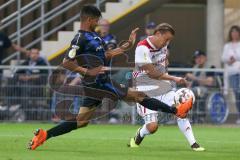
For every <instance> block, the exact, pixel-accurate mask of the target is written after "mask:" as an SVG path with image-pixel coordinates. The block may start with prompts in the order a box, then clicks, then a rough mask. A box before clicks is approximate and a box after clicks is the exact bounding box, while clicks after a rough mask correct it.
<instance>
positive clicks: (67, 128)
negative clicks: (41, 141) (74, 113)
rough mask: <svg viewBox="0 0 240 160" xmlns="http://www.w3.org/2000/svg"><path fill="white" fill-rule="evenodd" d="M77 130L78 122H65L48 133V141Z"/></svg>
mask: <svg viewBox="0 0 240 160" xmlns="http://www.w3.org/2000/svg"><path fill="white" fill-rule="evenodd" d="M75 129H77V121H76V120H75V121H64V122H61V123H60V124H59V125H57V126H55V127H53V128H51V129H49V130H48V131H47V139H49V138H51V137H56V136H60V135H62V134H65V133H68V132H71V131H72V130H75Z"/></svg>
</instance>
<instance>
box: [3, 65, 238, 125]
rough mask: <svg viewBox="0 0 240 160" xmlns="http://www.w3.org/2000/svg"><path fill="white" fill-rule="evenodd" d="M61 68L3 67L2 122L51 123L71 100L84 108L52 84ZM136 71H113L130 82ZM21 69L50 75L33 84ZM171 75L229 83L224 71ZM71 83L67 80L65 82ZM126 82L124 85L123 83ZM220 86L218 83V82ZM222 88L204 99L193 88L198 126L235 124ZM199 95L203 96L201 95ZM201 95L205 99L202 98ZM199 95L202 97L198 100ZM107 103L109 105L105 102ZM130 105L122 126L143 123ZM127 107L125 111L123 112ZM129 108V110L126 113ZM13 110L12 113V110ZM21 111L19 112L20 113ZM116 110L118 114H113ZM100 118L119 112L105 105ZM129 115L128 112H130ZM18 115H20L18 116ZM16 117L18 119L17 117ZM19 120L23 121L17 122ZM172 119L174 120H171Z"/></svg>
mask: <svg viewBox="0 0 240 160" xmlns="http://www.w3.org/2000/svg"><path fill="white" fill-rule="evenodd" d="M57 68H58V66H35V67H33V66H0V70H8V73H7V74H6V72H3V75H2V76H1V77H2V81H1V86H0V90H1V95H0V120H7V121H8V120H14V121H23V120H40V121H42V120H47V121H50V120H51V118H52V116H53V113H52V111H55V109H56V104H57V103H58V101H59V100H60V101H61V100H66V99H71V100H73V102H74V104H73V105H74V107H75V109H74V110H75V111H76V110H77V109H79V108H76V107H79V105H81V98H80V99H79V96H77V95H76V96H66V95H64V94H62V93H59V92H56V91H54V89H51V87H50V85H49V81H48V80H49V78H48V77H49V75H50V73H52V72H53V71H54V70H56V69H57ZM133 69H134V68H129V67H125V68H124V67H120V68H112V70H115V71H117V70H118V71H119V70H127V72H125V73H121V74H119V75H114V76H113V77H112V78H113V79H114V78H115V79H116V80H119V79H122V77H124V78H123V79H126V80H129V79H131V78H132V77H131V76H129V73H130V75H131V70H133ZM21 70H45V71H48V73H44V74H39V75H40V77H42V78H41V79H40V80H38V81H37V83H35V82H33V81H27V80H22V79H20V78H19V75H24V74H25V73H24V72H20V71H21ZM169 72H170V73H171V74H180V75H182V76H184V75H185V74H186V73H189V72H211V73H213V74H211V75H212V76H213V77H214V79H215V80H216V82H217V81H218V80H219V79H220V81H227V80H225V79H224V77H226V74H227V72H226V71H225V70H224V69H221V68H218V69H195V68H169ZM119 76H120V77H119ZM67 77H68V78H69V77H70V78H74V77H75V75H71V76H67ZM64 82H66V83H68V82H67V81H64ZM123 83H124V82H123ZM217 83H218V82H217ZM225 83H227V82H225ZM218 84H219V85H214V86H212V87H206V88H205V89H206V90H205V91H207V92H206V93H207V94H206V95H204V96H202V95H201V94H200V92H199V90H198V88H196V86H195V87H192V88H191V89H192V90H193V91H195V90H196V91H197V92H195V96H196V98H197V100H196V102H195V106H194V107H193V110H192V112H191V114H190V117H189V118H191V120H193V121H194V122H196V123H224V122H225V121H227V123H234V119H235V118H236V117H237V116H236V115H237V113H236V111H234V110H235V107H234V106H235V104H234V103H235V101H239V100H238V99H236V100H234V98H232V96H231V94H230V93H231V91H230V89H229V88H227V90H229V91H230V92H228V94H226V95H225V94H224V90H225V89H226V88H225V89H224V86H223V84H224V83H221V82H220V83H218ZM198 94H199V95H198ZM200 95H201V96H200ZM198 96H199V97H198ZM104 104H105V103H104ZM126 106H128V104H126V103H119V104H118V108H119V109H117V110H118V111H117V112H116V113H121V114H120V115H119V117H121V118H120V119H119V120H120V121H119V122H120V123H139V122H140V121H141V118H140V119H139V117H138V116H137V114H136V112H135V110H133V111H132V109H131V108H130V107H126ZM122 107H125V108H124V109H121V108H122ZM127 108H129V109H128V111H126V110H127ZM11 110H12V111H11ZM16 111H18V112H16ZM112 111H114V112H112ZM97 112H98V116H97V117H95V120H98V121H102V120H103V119H104V118H105V122H106V120H107V119H108V116H109V114H110V113H111V114H112V113H115V110H109V108H107V106H104V105H103V108H102V109H101V110H98V111H97ZM126 112H127V113H126ZM17 113H18V114H17ZM111 114H110V115H111ZM13 115H15V116H13ZM16 115H21V116H22V117H17V116H16ZM16 118H19V119H16ZM169 120H170V119H168V118H167V116H166V115H165V114H162V113H161V117H160V122H161V123H167V122H168V121H169ZM171 120H172V119H171Z"/></svg>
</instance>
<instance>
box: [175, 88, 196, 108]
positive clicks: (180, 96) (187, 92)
mask: <svg viewBox="0 0 240 160" xmlns="http://www.w3.org/2000/svg"><path fill="white" fill-rule="evenodd" d="M191 97H192V98H193V104H194V103H195V95H194V93H193V91H192V90H191V89H188V88H180V89H179V90H177V91H176V93H175V96H174V103H175V104H176V105H178V104H180V103H184V102H185V101H187V100H188V99H189V98H191Z"/></svg>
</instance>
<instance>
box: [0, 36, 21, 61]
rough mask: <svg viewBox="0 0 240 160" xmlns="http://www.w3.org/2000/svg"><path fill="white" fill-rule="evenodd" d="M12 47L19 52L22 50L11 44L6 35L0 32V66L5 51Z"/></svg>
mask: <svg viewBox="0 0 240 160" xmlns="http://www.w3.org/2000/svg"><path fill="white" fill-rule="evenodd" d="M11 47H13V49H14V50H16V51H20V50H21V49H22V48H21V47H20V46H19V45H17V44H14V43H12V42H11V40H10V39H9V38H8V36H7V35H5V34H4V33H2V32H0V64H2V60H3V57H5V54H6V50H7V49H8V48H11Z"/></svg>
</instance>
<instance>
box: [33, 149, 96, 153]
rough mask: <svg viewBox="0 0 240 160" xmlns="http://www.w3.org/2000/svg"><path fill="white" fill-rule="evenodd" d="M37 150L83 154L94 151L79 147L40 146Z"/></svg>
mask: <svg viewBox="0 0 240 160" xmlns="http://www.w3.org/2000/svg"><path fill="white" fill-rule="evenodd" d="M36 151H37V152H59V153H64V152H65V153H84V154H93V153H94V151H91V150H80V149H67V148H65V149H53V148H46V149H44V148H41V149H38V150H36Z"/></svg>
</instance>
